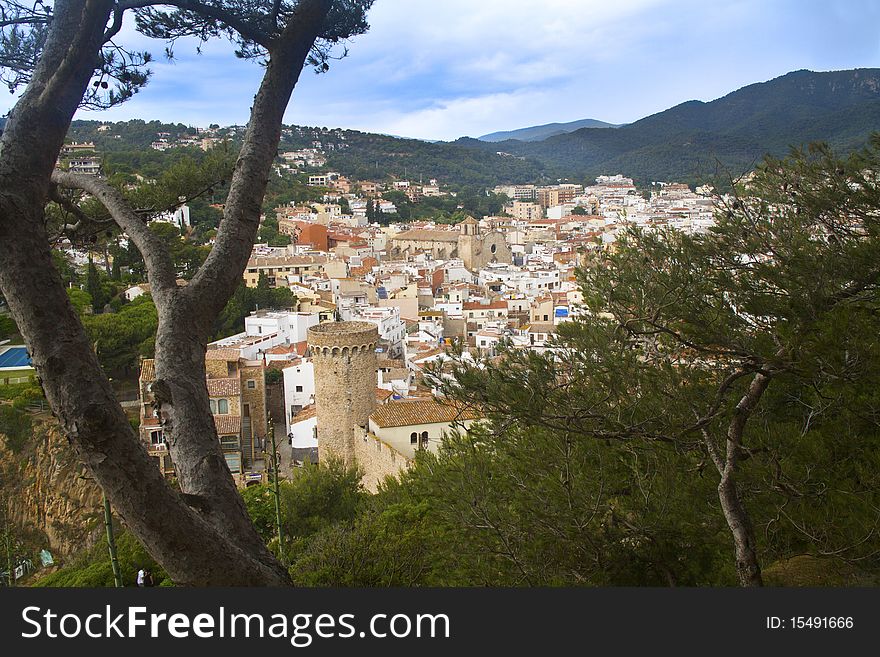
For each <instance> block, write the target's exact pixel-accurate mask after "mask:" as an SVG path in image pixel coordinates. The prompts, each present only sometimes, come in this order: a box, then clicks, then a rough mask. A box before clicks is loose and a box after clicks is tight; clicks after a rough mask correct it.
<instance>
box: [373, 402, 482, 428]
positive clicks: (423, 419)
mask: <svg viewBox="0 0 880 657" xmlns="http://www.w3.org/2000/svg"><path fill="white" fill-rule="evenodd" d="M481 417H483V416H482V415H481V414H479V413H477V412H476V411H475V410H474V409H471V408H464V407H456V406H453V405H451V404H444V403H441V402H438V401H436V400H433V399H430V400H419V401H396V402H394V401H393V402H388V403H387V404H382V405H381V406H379V407H377V408H376V410H375V411H373V413H372V414H371V415H370V419H371V420H372V421H373V422H375V423H376V424H377V425H379V426H380V427H408V426H412V425H418V424H433V423H437V422H454V421H455V420H477V419H480V418H481Z"/></svg>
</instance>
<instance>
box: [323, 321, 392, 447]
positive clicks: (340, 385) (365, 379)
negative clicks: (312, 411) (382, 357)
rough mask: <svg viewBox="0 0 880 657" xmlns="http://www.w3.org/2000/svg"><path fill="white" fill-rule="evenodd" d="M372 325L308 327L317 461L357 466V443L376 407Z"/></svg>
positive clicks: (376, 334)
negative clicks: (340, 462)
mask: <svg viewBox="0 0 880 657" xmlns="http://www.w3.org/2000/svg"><path fill="white" fill-rule="evenodd" d="M378 342H379V330H378V328H377V327H376V325H375V324H372V323H370V322H327V323H324V324H318V325H317V326H312V327H311V328H309V332H308V343H309V349H310V351H311V354H312V364H313V365H314V367H315V405H316V409H317V418H318V460H319V461H326V460H327V459H330V458H338V459H341V460H343V461H345V462H346V463H351V462H353V461H354V441H355V439H356V437H359V436H360V435H362V433H363V432H364V431H366V427H367V424H368V421H369V418H370V413H372V412H373V410H374V409H375V407H376V390H375V389H376V344H378Z"/></svg>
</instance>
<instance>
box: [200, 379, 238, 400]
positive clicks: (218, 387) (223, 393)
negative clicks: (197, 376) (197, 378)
mask: <svg viewBox="0 0 880 657" xmlns="http://www.w3.org/2000/svg"><path fill="white" fill-rule="evenodd" d="M240 394H241V383H240V382H239V380H238V377H234V378H230V379H208V396H209V397H233V396H235V395H240Z"/></svg>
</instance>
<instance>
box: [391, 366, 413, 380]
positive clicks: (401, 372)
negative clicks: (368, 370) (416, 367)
mask: <svg viewBox="0 0 880 657" xmlns="http://www.w3.org/2000/svg"><path fill="white" fill-rule="evenodd" d="M387 376H388V378H389V379H390V380H392V381H394V380H395V379H396V380H398V381H401V380H402V381H405V380H406V379H408V378H409V370H408V369H406V368H405V367H394V368H392V369H391V371H390V372H388V373H387Z"/></svg>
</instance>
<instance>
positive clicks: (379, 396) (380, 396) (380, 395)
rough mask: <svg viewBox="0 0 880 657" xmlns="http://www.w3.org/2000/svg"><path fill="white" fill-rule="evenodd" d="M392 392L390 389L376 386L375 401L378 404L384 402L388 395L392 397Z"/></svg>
mask: <svg viewBox="0 0 880 657" xmlns="http://www.w3.org/2000/svg"><path fill="white" fill-rule="evenodd" d="M393 396H394V393H393V392H391V391H390V390H384V389H382V388H376V401H377V402H379V403H380V404H384V403H385V402H386V401H388V398H389V397H393Z"/></svg>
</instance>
